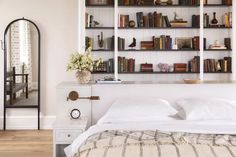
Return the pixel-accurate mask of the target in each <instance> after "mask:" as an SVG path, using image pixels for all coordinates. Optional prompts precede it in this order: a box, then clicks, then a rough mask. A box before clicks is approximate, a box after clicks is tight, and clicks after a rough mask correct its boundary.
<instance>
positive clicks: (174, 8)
mask: <svg viewBox="0 0 236 157" xmlns="http://www.w3.org/2000/svg"><path fill="white" fill-rule="evenodd" d="M91 1H95V2H94V3H93V4H90V2H91ZM105 1H106V0H104V2H105ZM122 1H124V2H125V1H129V0H122ZM179 1H180V0H173V4H172V5H153V4H143V5H142V4H141V5H137V4H129V5H127V4H122V3H120V2H119V1H114V2H112V4H111V2H110V0H109V4H96V0H89V2H88V1H87V3H81V4H82V6H80V7H81V8H84V9H82V10H84V14H86V13H87V14H90V15H92V16H94V17H93V18H94V20H96V21H98V22H99V24H98V25H95V26H92V25H88V19H87V18H85V19H84V23H85V26H84V29H83V30H85V34H84V37H81V40H84V39H83V38H85V36H87V37H91V38H92V40H91V41H92V43H93V44H94V45H93V50H92V53H93V55H94V56H95V57H96V58H102V59H103V61H105V62H106V61H108V60H111V59H113V62H112V64H113V65H112V67H110V68H114V69H113V71H109V72H108V71H107V72H106V71H95V72H93V74H94V78H100V77H103V76H104V75H109V76H112V75H113V76H114V77H115V78H121V79H122V80H127V81H130V79H129V78H130V76H131V75H132V74H134V75H136V74H140V75H138V77H137V78H138V80H140V78H144V79H145V80H147V79H148V78H150V80H153V79H155V80H156V79H159V77H160V78H161V79H165V78H164V77H166V78H167V79H170V80H174V81H176V80H182V79H184V78H196V79H198V78H199V79H202V80H207V81H208V80H216V81H218V80H220V81H222V80H223V81H225V80H229V79H233V78H234V77H235V76H234V68H233V66H234V62H233V60H234V52H233V51H234V50H235V46H234V44H233V41H234V40H233V39H234V36H235V35H233V32H234V27H233V26H232V24H231V25H227V26H226V25H224V23H223V22H224V21H221V19H222V16H223V15H225V14H226V13H230V12H231V20H233V19H232V14H234V12H233V8H234V7H235V6H234V5H233V4H226V3H223V1H222V0H208V3H207V4H200V3H197V1H196V4H191V5H190V4H186V5H183V4H179ZM100 2H101V1H100ZM201 2H202V1H201ZM149 3H150V1H149ZM168 8H169V9H168ZM170 10H171V11H170ZM138 12H139V13H140V12H142V14H143V15H142V17H144V16H148V18H150V17H149V15H148V14H149V13H153V14H154V13H155V12H157V14H162V15H161V16H162V17H163V16H166V17H168V18H169V19H168V22H169V23H171V21H172V23H171V24H175V23H174V22H173V19H174V12H176V13H177V16H179V18H183V21H186V24H185V25H181V26H169V25H168V22H167V21H166V19H164V20H163V19H161V20H163V21H165V22H166V24H164V25H161V26H152V25H150V23H148V26H141V27H140V26H138V21H137V18H138V17H137V13H138ZM213 12H216V14H217V15H216V18H217V20H218V23H219V26H215V25H213V26H205V24H204V22H205V17H204V15H205V14H206V13H207V14H208V15H209V22H211V20H212V19H213V17H212V16H213ZM121 15H124V16H126V15H128V16H129V18H128V20H127V19H124V20H123V21H126V22H127V21H128V22H130V21H134V22H135V26H134V27H133V26H132V27H131V26H130V25H129V23H126V24H124V25H122V26H121V24H120V22H121V21H120V19H121ZM153 16H154V15H153ZM193 16H198V17H197V24H196V22H195V25H193V22H192V21H193ZM229 16H230V15H229ZM143 20H144V19H143ZM149 22H150V19H149ZM163 23H164V22H163ZM231 23H232V21H231ZM149 25H150V26H149ZM101 32H102V33H103V36H104V42H106V39H107V38H112V40H113V41H112V42H111V41H109V42H108V43H109V44H107V45H111V44H114V45H113V46H107V45H106V46H103V47H99V46H98V45H99V44H98V40H99V39H98V35H100V36H101ZM163 32H164V33H163ZM234 34H235V33H234ZM161 35H165V36H170V37H171V41H170V42H171V44H170V47H171V48H170V49H169V48H168V49H162V48H161V49H159V48H150V47H149V46H148V45H150V43H151V42H154V39H153V37H156V38H161V37H160V36H161ZM118 37H120V38H122V39H125V43H124V45H123V47H124V48H123V49H120V45H119V42H118V40H119V39H118ZM194 37H199V38H198V41H197V42H196V40H193V38H194ZM133 38H135V39H136V46H135V47H134V48H132V47H129V45H131V44H132V43H133ZM177 38H192V40H193V41H192V43H191V45H195V47H196V43H197V46H198V48H195V49H192V48H190V49H189V48H186V49H185V48H183V49H179V48H174V46H176V42H177ZM204 38H206V39H207V41H206V43H205V41H204ZM225 38H230V41H229V42H230V47H227V48H222V49H216V48H214V47H213V48H210V45H214V42H215V41H214V40H217V41H218V42H219V44H220V45H224V44H225V43H224V40H225ZM160 40H161V39H160ZM194 41H195V42H194ZM159 42H160V41H159ZM159 42H158V41H157V43H158V44H159ZM182 42H185V41H182ZM186 42H187V41H186ZM82 43H84V44H82V45H83V47H86V46H85V45H86V42H82ZM145 44H146V45H145ZM154 45H155V43H154ZM100 46H101V45H100ZM162 46H163V45H162ZM204 46H206V47H204ZM192 47H193V46H192ZM195 56H199V58H200V59H199V60H198V62H199V63H195V62H194V64H196V65H197V66H198V68H199V71H197V72H190V71H189V70H188V69H189V66H190V64H192V60H193V58H194V57H195ZM118 57H125V58H128V59H134V60H135V65H134V67H133V68H134V70H133V71H132V72H127V71H126V72H125V71H122V72H121V71H120V70H119V66H120V62H119V61H118ZM226 57H231V60H230V64H229V63H227V62H228V60H227V61H224V62H225V63H224V64H223V63H222V64H218V65H215V66H216V67H217V66H218V67H217V68H218V70H217V68H216V67H215V69H214V70H213V71H211V70H209V71H205V69H204V66H206V65H204V60H206V59H209V60H214V61H215V62H217V63H218V62H219V61H220V60H222V59H223V60H224V58H226ZM146 63H147V64H149V63H150V64H152V65H153V71H151V72H143V71H142V70H141V68H140V67H141V66H142V65H143V64H146ZM159 63H163V64H165V63H166V64H169V65H172V66H173V65H174V64H175V63H181V64H183V63H185V64H186V65H187V68H186V71H183V72H178V71H174V70H172V71H171V72H162V71H161V69H160V68H159V67H158V64H159ZM107 64H108V62H107ZM109 64H110V63H109ZM124 64H127V63H124ZM196 65H194V66H196ZM212 65H213V64H212ZM212 65H208V66H209V67H211V66H212ZM226 65H227V66H230V67H227V68H228V69H230V70H226V71H222V70H219V69H220V68H221V69H222V68H223V66H224V68H226ZM103 66H104V65H103ZM106 66H107V67H108V65H106ZM126 66H127V67H128V68H129V67H130V65H126ZM127 67H126V68H127ZM227 68H226V69H227ZM172 69H174V68H172ZM159 74H161V76H159ZM170 74H171V75H170ZM210 74H214V75H210ZM99 75H101V76H99ZM169 75H170V76H169ZM133 78H134V77H133ZM133 78H132V79H133ZM172 78H174V79H172ZM133 81H135V80H133Z"/></svg>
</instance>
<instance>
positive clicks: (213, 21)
mask: <svg viewBox="0 0 236 157" xmlns="http://www.w3.org/2000/svg"><path fill="white" fill-rule="evenodd" d="M211 24H212V25H217V24H218V20H217V19H216V12H213V19H212V20H211Z"/></svg>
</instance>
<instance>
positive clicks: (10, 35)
mask: <svg viewBox="0 0 236 157" xmlns="http://www.w3.org/2000/svg"><path fill="white" fill-rule="evenodd" d="M5 37H6V45H5V46H6V50H7V51H6V58H5V59H6V62H7V63H6V64H7V67H6V74H5V77H6V78H5V79H6V82H5V84H6V91H5V93H6V104H7V105H19V106H22V105H38V88H39V87H38V82H39V79H38V78H39V76H38V74H39V67H38V64H39V63H38V57H39V53H38V46H39V45H38V40H39V38H38V32H37V29H36V27H35V26H34V25H33V24H32V23H30V22H28V21H26V20H19V21H17V22H14V23H13V24H11V25H10V27H9V28H8V31H7V34H6V36H5Z"/></svg>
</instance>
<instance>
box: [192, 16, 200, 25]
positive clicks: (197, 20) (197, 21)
mask: <svg viewBox="0 0 236 157" xmlns="http://www.w3.org/2000/svg"><path fill="white" fill-rule="evenodd" d="M192 27H194V28H200V15H192Z"/></svg>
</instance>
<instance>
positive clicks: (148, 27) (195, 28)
mask: <svg viewBox="0 0 236 157" xmlns="http://www.w3.org/2000/svg"><path fill="white" fill-rule="evenodd" d="M118 29H121V30H122V29H125V30H126V29H128V30H129V29H200V28H199V27H133V28H132V27H118Z"/></svg>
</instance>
